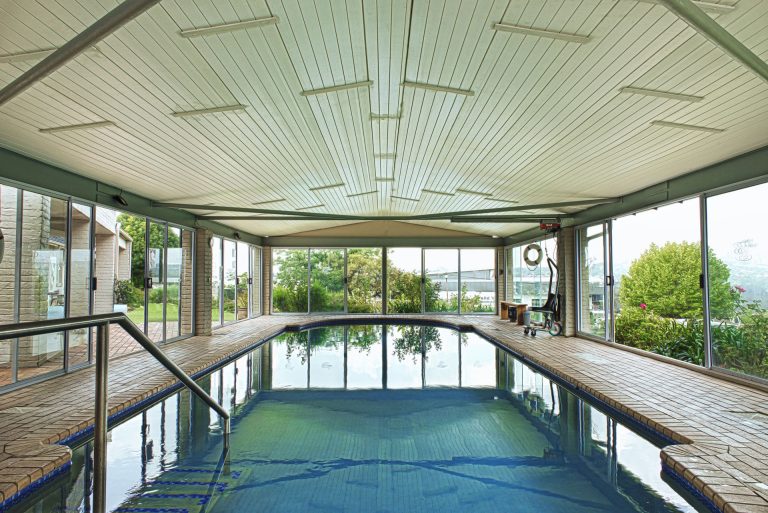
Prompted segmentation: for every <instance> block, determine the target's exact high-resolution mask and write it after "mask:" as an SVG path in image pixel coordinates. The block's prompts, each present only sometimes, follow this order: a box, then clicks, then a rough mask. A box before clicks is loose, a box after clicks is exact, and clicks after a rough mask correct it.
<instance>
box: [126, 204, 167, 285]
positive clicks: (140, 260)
mask: <svg viewBox="0 0 768 513" xmlns="http://www.w3.org/2000/svg"><path fill="white" fill-rule="evenodd" d="M117 222H118V223H120V228H121V229H122V230H124V231H125V232H126V233H127V234H128V235H130V236H131V238H132V239H133V243H132V244H131V283H133V286H134V287H138V288H140V289H142V290H143V289H144V254H145V249H146V244H145V240H144V235H145V234H146V229H147V228H146V226H147V225H146V219H145V218H143V217H137V216H133V215H130V214H120V215H118V216H117ZM164 239H165V226H163V225H162V224H158V223H149V247H150V248H156V249H162V247H163V243H164ZM179 243H180V241H179V236H178V235H177V234H175V233H173V232H172V231H169V232H168V245H169V246H170V247H179Z"/></svg>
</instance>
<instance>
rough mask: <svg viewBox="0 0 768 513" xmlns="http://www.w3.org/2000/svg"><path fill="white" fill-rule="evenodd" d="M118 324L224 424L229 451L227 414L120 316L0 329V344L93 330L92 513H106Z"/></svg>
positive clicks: (97, 316) (116, 314)
mask: <svg viewBox="0 0 768 513" xmlns="http://www.w3.org/2000/svg"><path fill="white" fill-rule="evenodd" d="M110 324H118V325H120V327H122V328H123V329H124V330H125V331H126V332H127V333H128V334H129V335H130V336H132V337H133V338H134V339H135V340H136V342H138V343H139V344H140V345H141V347H143V348H144V349H146V350H147V352H149V354H151V355H152V356H154V357H155V359H156V360H157V361H159V362H160V363H161V364H162V365H163V366H164V367H165V368H166V369H168V370H169V371H170V372H171V374H173V375H174V376H176V378H177V379H178V380H179V381H181V382H182V383H183V384H184V385H185V386H186V387H187V388H189V389H190V390H191V391H192V392H194V393H195V395H197V396H198V397H199V398H200V399H202V400H203V401H204V402H205V403H206V404H207V405H208V406H210V407H211V408H212V409H213V410H214V411H216V413H218V414H219V416H220V417H221V418H222V419H223V420H224V451H225V452H227V451H228V450H229V434H230V432H231V422H230V417H229V413H228V412H227V411H226V410H225V409H224V408H222V407H221V405H219V403H217V402H216V401H214V400H213V398H211V396H210V395H208V393H207V392H206V391H205V390H203V389H202V388H201V387H200V386H199V385H198V384H197V383H195V381H194V380H193V379H192V378H190V377H189V375H187V373H185V372H184V371H183V370H182V369H181V368H180V367H179V366H178V365H176V364H175V363H173V362H172V361H171V359H170V358H168V357H167V356H166V355H165V353H163V352H162V351H161V350H160V348H159V347H157V345H155V343H154V342H152V340H150V339H149V337H147V336H146V335H145V334H144V333H143V332H142V331H141V330H140V329H139V328H138V327H137V326H136V325H135V324H134V323H133V321H131V320H130V319H129V318H128V317H127V316H126V315H125V314H123V313H108V314H100V315H92V316H87V317H71V318H69V319H52V320H46V321H33V322H24V323H19V324H8V325H4V326H0V340H7V339H13V338H19V337H30V336H34V335H45V334H46V333H56V332H59V331H70V330H76V329H82V328H93V327H95V328H96V404H95V420H94V435H93V439H94V441H93V444H94V450H93V467H94V477H93V511H94V512H95V513H106V481H107V422H108V417H109V415H108V410H107V383H108V377H107V374H108V365H109V325H110Z"/></svg>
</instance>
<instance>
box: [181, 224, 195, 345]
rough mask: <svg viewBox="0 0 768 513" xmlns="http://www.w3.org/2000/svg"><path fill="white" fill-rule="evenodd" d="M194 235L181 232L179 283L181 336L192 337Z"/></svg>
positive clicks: (184, 231)
mask: <svg viewBox="0 0 768 513" xmlns="http://www.w3.org/2000/svg"><path fill="white" fill-rule="evenodd" d="M193 239H194V237H193V235H192V232H191V231H189V230H182V231H181V276H180V280H181V281H180V283H179V315H180V317H181V319H180V321H181V334H182V335H191V334H192V333H193V332H194V326H192V304H193V300H194V298H193V297H192V284H193V280H194V276H193V274H192V272H193V271H192V254H193V251H194V249H195V248H193V247H192V243H193Z"/></svg>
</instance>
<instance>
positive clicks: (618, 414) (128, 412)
mask: <svg viewBox="0 0 768 513" xmlns="http://www.w3.org/2000/svg"><path fill="white" fill-rule="evenodd" d="M368 324H381V325H384V326H388V325H392V324H397V325H409V326H433V327H439V328H448V329H452V330H455V331H458V332H459V333H475V334H476V335H478V336H479V337H481V338H484V339H485V340H487V341H488V342H490V343H492V344H493V345H495V346H496V347H498V348H500V349H502V350H503V351H506V352H508V353H509V354H511V355H512V356H513V357H515V358H517V359H518V360H520V361H521V362H522V363H524V364H525V365H527V366H529V367H531V368H533V369H535V370H537V371H538V372H540V373H541V374H543V375H544V376H546V377H547V378H548V379H550V380H552V381H554V382H556V383H557V384H559V385H562V386H564V387H566V388H567V389H568V390H569V391H571V392H573V393H575V394H576V395H578V396H581V397H582V398H586V399H588V401H589V402H590V403H592V404H593V405H598V406H600V407H601V409H603V410H604V411H605V412H606V413H609V414H610V415H611V416H612V417H614V418H617V419H619V420H620V421H621V422H622V423H624V424H626V425H629V426H631V427H632V428H635V429H636V430H637V431H640V432H642V433H645V434H646V435H649V436H650V437H652V438H656V439H657V440H662V441H664V442H668V443H669V445H676V444H679V443H680V442H679V441H677V440H674V439H672V438H670V437H669V436H667V435H665V434H664V433H662V432H660V431H657V430H655V429H653V428H652V427H650V426H648V425H646V424H643V423H642V422H640V421H639V420H637V419H635V418H634V417H632V416H630V415H627V414H626V413H624V412H622V411H620V410H617V409H616V408H614V407H613V406H611V405H610V404H608V403H606V402H605V401H603V400H601V399H599V398H598V397H596V396H595V395H593V394H591V393H590V392H589V391H587V390H586V389H585V388H583V387H581V386H580V385H579V384H578V383H572V382H570V381H568V380H567V379H565V378H563V377H561V376H558V375H556V374H554V373H552V372H551V371H549V370H547V369H546V368H545V367H544V366H542V365H540V364H538V363H537V362H536V361H534V360H531V359H530V358H529V357H527V356H525V355H523V354H521V353H519V352H518V351H516V350H514V349H512V348H511V347H509V346H507V345H506V344H504V342H502V341H501V340H499V339H497V338H496V337H494V336H493V335H489V334H487V333H485V332H483V331H482V330H480V329H478V328H477V327H475V326H474V325H472V324H459V323H455V322H451V321H448V320H436V319H423V318H419V317H408V316H405V317H397V316H387V317H383V316H377V317H373V316H359V317H358V316H355V317H339V318H335V319H334V318H330V319H318V320H317V321H309V322H303V323H296V324H285V325H283V326H282V327H281V328H279V329H278V330H277V331H275V332H274V333H271V334H270V335H267V336H266V337H263V338H261V339H259V340H257V341H255V342H253V343H252V344H249V345H247V346H246V347H244V348H242V349H239V350H237V351H235V352H233V353H231V354H229V355H227V356H224V357H223V358H221V359H219V360H216V361H214V362H212V363H211V364H210V365H208V366H207V367H205V368H204V369H202V370H200V371H198V372H196V373H194V374H190V377H191V378H192V379H194V380H197V379H199V378H201V377H203V376H205V375H207V374H210V373H211V372H213V371H215V370H217V369H219V368H221V367H223V366H225V365H227V364H228V363H230V362H232V361H234V360H236V359H238V358H240V357H241V356H243V355H245V354H247V353H250V352H252V351H254V350H256V349H258V348H259V347H260V346H262V345H264V344H266V343H267V342H269V341H270V340H272V339H274V338H277V337H279V336H280V335H282V334H284V333H295V332H300V331H304V330H309V329H312V328H321V327H326V326H344V325H368ZM574 381H575V380H574ZM182 388H184V384H183V383H181V382H176V383H174V384H173V385H169V386H167V387H165V388H163V389H160V390H158V391H157V392H155V393H154V394H151V395H149V396H147V397H146V398H144V399H142V400H141V401H139V402H137V403H136V404H133V405H131V406H128V407H127V408H124V409H122V410H120V411H118V412H116V413H114V414H112V415H110V416H109V419H108V422H109V423H110V424H111V423H113V422H119V421H121V420H124V419H125V418H126V417H130V416H132V415H133V413H135V412H136V411H137V410H139V411H140V410H143V409H145V408H147V407H149V406H150V405H152V404H154V403H156V402H158V401H160V400H162V399H164V398H166V397H168V396H169V395H171V394H172V393H174V392H176V391H177V390H180V389H182ZM93 430H94V426H89V427H87V428H85V429H83V430H80V431H78V432H76V433H74V434H72V435H70V436H68V437H66V438H64V439H62V440H59V441H58V442H56V445H67V446H70V445H77V444H78V443H80V442H82V441H84V440H86V439H87V438H90V437H91V435H92V434H93ZM71 465H72V463H71V461H70V462H67V463H66V464H64V465H62V466H60V467H58V468H55V469H54V470H52V471H51V472H49V473H48V474H45V475H43V477H41V478H40V479H37V480H36V481H34V482H32V483H31V484H30V485H29V486H26V487H24V488H23V489H22V490H20V491H18V492H17V493H15V494H14V495H11V496H10V497H9V498H8V499H5V500H4V501H3V502H0V512H2V511H4V510H5V509H6V508H8V507H9V506H10V505H11V504H16V503H17V502H19V501H20V500H21V499H23V498H25V497H26V496H27V495H28V493H29V492H31V491H34V490H36V489H38V488H39V487H40V486H43V485H44V484H46V483H47V482H48V481H50V480H51V479H53V478H54V477H56V476H58V475H59V474H60V473H63V472H65V471H66V470H68V469H69V467H70V466H71ZM662 465H664V464H663V463H662ZM662 468H663V467H662ZM670 475H671V474H670ZM673 477H674V478H675V479H676V480H677V479H680V480H682V481H683V482H684V483H683V485H684V486H685V487H686V489H687V490H689V491H691V493H692V494H693V495H694V496H695V497H696V498H697V499H699V500H701V501H702V502H703V503H704V504H705V505H706V506H707V507H708V508H710V509H712V508H714V509H712V511H713V512H714V513H722V510H720V509H718V508H717V507H716V506H715V505H714V503H712V501H711V500H710V499H708V498H707V497H706V496H705V495H704V494H703V493H702V492H701V491H699V490H698V489H696V488H695V486H694V485H693V483H691V482H689V481H688V480H686V479H685V477H683V476H678V475H674V476H673Z"/></svg>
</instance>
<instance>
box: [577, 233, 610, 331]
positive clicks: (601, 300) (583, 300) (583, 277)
mask: <svg viewBox="0 0 768 513" xmlns="http://www.w3.org/2000/svg"><path fill="white" fill-rule="evenodd" d="M605 240H606V236H605V228H604V225H603V224H599V225H595V226H588V227H586V228H581V229H579V265H580V269H579V280H580V281H579V285H580V287H579V288H580V291H581V292H580V294H581V297H580V298H579V305H580V306H579V315H580V319H579V329H580V330H581V331H582V332H584V333H588V334H590V335H594V336H596V337H600V338H605V337H606V333H607V332H606V325H607V324H606V319H607V311H606V306H607V303H606V301H605V277H606V274H607V271H606V265H605Z"/></svg>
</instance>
